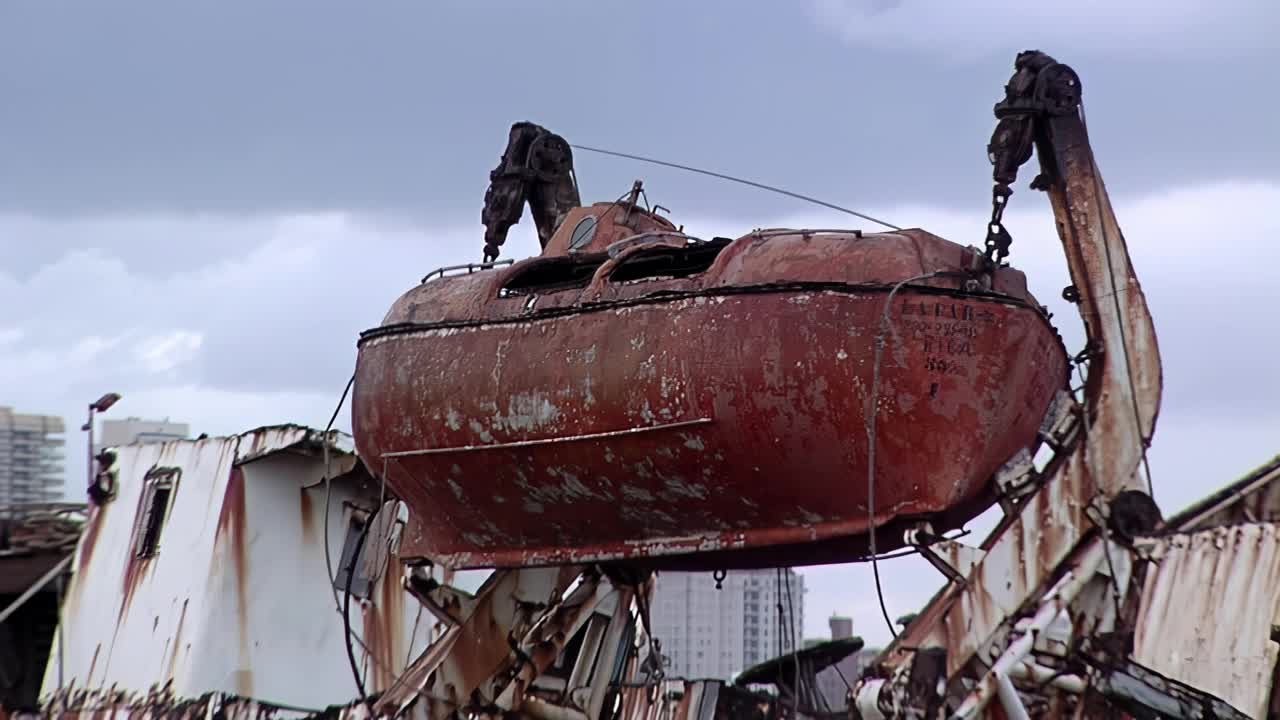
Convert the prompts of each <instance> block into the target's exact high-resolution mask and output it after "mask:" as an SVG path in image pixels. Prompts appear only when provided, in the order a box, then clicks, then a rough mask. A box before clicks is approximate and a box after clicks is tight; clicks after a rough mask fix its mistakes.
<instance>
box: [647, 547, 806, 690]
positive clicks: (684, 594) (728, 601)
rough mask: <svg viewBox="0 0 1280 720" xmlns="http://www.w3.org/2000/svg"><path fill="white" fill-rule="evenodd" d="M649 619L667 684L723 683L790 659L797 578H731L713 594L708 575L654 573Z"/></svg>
mask: <svg viewBox="0 0 1280 720" xmlns="http://www.w3.org/2000/svg"><path fill="white" fill-rule="evenodd" d="M788 588H790V590H791V592H790V602H787V595H788V593H787V589H788ZM779 599H781V600H782V603H781V605H782V615H781V616H780V615H779V612H778V606H779V602H778V601H779ZM650 616H651V619H652V628H653V634H654V637H656V638H657V639H658V640H660V641H661V642H662V653H663V654H664V655H666V656H667V657H668V658H669V659H670V662H671V664H670V666H668V667H667V669H666V674H667V677H684V678H717V679H722V680H728V679H730V678H731V677H732V676H733V675H735V674H736V673H739V672H741V671H743V670H745V669H746V668H748V667H751V666H752V665H755V664H756V663H760V662H763V661H765V660H768V659H769V658H771V657H774V656H776V655H780V654H782V653H784V652H790V650H791V648H792V642H793V639H794V642H795V643H797V644H798V643H800V642H801V637H802V633H803V631H804V577H803V576H801V575H800V574H798V573H796V572H795V571H794V570H784V571H783V572H782V573H781V575H780V574H779V573H778V571H776V570H749V571H736V572H730V573H729V574H728V575H727V576H726V577H725V579H724V580H723V582H721V587H720V588H719V589H716V583H715V580H714V579H713V578H712V576H711V574H710V573H660V574H659V575H658V581H657V587H656V588H655V589H654V596H653V608H652V609H651V611H650Z"/></svg>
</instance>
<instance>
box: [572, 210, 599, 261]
mask: <svg viewBox="0 0 1280 720" xmlns="http://www.w3.org/2000/svg"><path fill="white" fill-rule="evenodd" d="M595 236H596V219H595V216H593V215H588V216H587V217H584V218H582V220H581V221H579V222H578V225H577V227H575V228H574V229H573V234H571V235H570V236H569V251H570V252H573V251H576V250H581V249H582V248H584V247H586V246H588V245H590V244H591V240H592V238H594V237H595Z"/></svg>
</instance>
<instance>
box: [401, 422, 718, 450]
mask: <svg viewBox="0 0 1280 720" xmlns="http://www.w3.org/2000/svg"><path fill="white" fill-rule="evenodd" d="M709 422H714V420H713V419H712V418H706V417H704V418H698V419H696V420H681V421H680V422H673V423H665V424H663V425H649V426H644V427H633V428H627V429H625V430H607V431H605V432H598V433H585V434H582V435H565V436H562V437H554V438H539V439H537V440H517V441H515V442H508V443H494V444H492V445H462V446H459V447H452V448H423V449H421V450H400V451H397V452H388V453H383V454H382V457H383V458H391V459H395V458H402V457H415V456H419V455H442V454H445V453H461V452H476V451H479V450H511V449H513V448H522V447H534V446H537V445H551V444H554V443H565V442H578V441H581V440H601V439H605V438H616V437H625V436H627V435H636V434H639V433H647V432H653V431H655V430H676V429H679V428H685V427H692V426H694V425H706V424H707V423H709Z"/></svg>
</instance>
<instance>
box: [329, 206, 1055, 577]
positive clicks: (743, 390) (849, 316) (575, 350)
mask: <svg viewBox="0 0 1280 720" xmlns="http://www.w3.org/2000/svg"><path fill="white" fill-rule="evenodd" d="M557 228H558V229H557V230H556V231H555V232H554V234H551V236H550V237H549V238H547V240H546V242H545V247H544V250H543V253H542V254H541V256H539V257H534V258H530V259H526V260H522V261H520V262H516V263H514V264H511V265H509V266H506V267H493V266H491V265H484V266H470V267H465V268H457V269H455V270H454V271H453V272H452V274H451V273H450V272H444V273H440V274H439V276H437V277H431V278H429V279H426V280H424V282H423V283H422V284H420V285H418V286H417V287H415V288H413V289H411V290H409V291H408V292H407V293H405V294H404V295H403V296H402V297H401V298H400V299H399V300H397V301H396V303H395V304H394V306H393V307H392V308H391V310H390V312H389V313H388V314H387V316H386V318H385V320H384V322H383V324H382V325H381V326H380V327H378V328H375V329H372V330H369V331H367V332H365V333H363V334H362V336H361V338H360V341H359V358H358V362H357V370H356V380H355V387H354V394H353V411H352V412H353V426H354V431H355V436H356V443H357V448H358V451H359V453H360V455H361V457H362V458H363V459H364V461H365V463H366V465H368V467H369V468H370V469H371V470H372V471H373V472H374V473H375V474H379V475H381V476H383V477H385V479H386V481H387V483H388V485H389V487H390V488H391V489H392V490H393V491H394V492H395V493H396V494H397V495H398V496H399V497H401V498H402V499H404V500H405V501H406V503H407V504H408V505H409V507H410V511H411V512H410V517H411V520H410V524H409V527H408V528H407V529H406V533H405V535H404V539H403V541H402V547H401V554H402V556H406V557H414V556H419V557H423V558H428V559H430V560H432V561H434V562H437V563H440V564H444V565H447V566H451V567H457V568H475V567H522V566H536V565H550V564H567V563H577V562H597V561H626V562H631V563H639V564H643V565H646V566H650V567H656V568H683V569H696V568H703V569H732V568H748V567H773V566H779V565H804V564H814V563H832V562H843V561H849V560H855V559H859V558H864V557H865V556H866V553H867V550H868V547H867V546H868V542H867V541H868V531H869V530H870V529H871V528H878V529H877V530H876V533H877V539H878V543H877V548H878V549H879V550H888V549H892V548H894V547H900V546H901V544H902V534H903V533H902V530H903V529H904V528H905V527H906V524H907V523H911V522H915V521H918V520H928V521H930V522H931V524H932V526H933V528H934V529H935V530H936V531H938V532H942V531H944V530H947V529H950V528H955V527H959V526H960V525H962V524H963V523H964V522H965V521H967V520H968V519H970V518H972V517H973V516H975V515H976V514H977V513H979V512H981V511H982V510H984V509H985V508H987V507H989V506H990V505H991V504H992V503H993V502H994V499H995V498H994V493H993V489H992V482H991V478H992V476H993V474H994V473H995V472H996V471H997V470H998V469H999V468H1000V467H1001V466H1002V465H1003V464H1004V463H1005V462H1006V461H1008V460H1009V459H1010V458H1011V457H1013V456H1014V455H1015V454H1017V453H1018V452H1019V451H1020V450H1022V449H1024V448H1029V447H1031V446H1033V445H1034V444H1035V443H1036V442H1037V433H1038V430H1039V426H1040V423H1041V420H1042V419H1043V418H1044V416H1045V413H1046V410H1047V408H1048V407H1049V405H1050V402H1051V400H1052V399H1053V397H1054V396H1055V394H1056V393H1057V392H1058V391H1059V390H1060V389H1062V388H1063V387H1064V385H1065V383H1066V379H1067V370H1068V359H1067V357H1066V354H1065V352H1064V350H1063V348H1062V345H1061V342H1060V340H1059V338H1058V335H1057V333H1056V332H1055V330H1054V329H1053V327H1052V326H1051V325H1050V324H1049V322H1048V318H1047V316H1046V314H1045V312H1044V310H1043V309H1042V308H1041V307H1040V306H1039V305H1038V304H1037V303H1036V301H1035V299H1034V298H1033V297H1032V296H1031V294H1030V293H1029V292H1028V291H1027V288H1026V283H1025V278H1024V276H1023V275H1022V273H1020V272H1019V271H1017V270H1014V269H1012V268H1009V267H1007V266H1001V267H996V268H992V267H990V266H987V267H986V268H985V269H980V268H982V267H983V263H982V257H981V253H980V252H979V251H978V250H976V249H975V248H970V247H964V246H960V245H957V244H955V243H952V242H948V241H946V240H943V239H941V238H939V237H936V236H934V235H931V234H929V233H927V232H925V231H923V230H903V231H894V232H886V233H877V234H863V233H860V232H857V231H834V230H791V229H774V230H756V231H754V232H751V233H748V234H746V235H743V236H742V237H739V238H737V239H728V238H716V239H713V240H698V239H695V238H691V237H689V236H687V235H685V234H683V233H682V232H680V231H679V230H678V229H677V228H676V227H675V226H674V225H673V224H672V223H670V222H669V221H667V220H666V219H665V218H663V217H661V216H660V215H658V214H655V213H653V212H649V211H647V210H644V209H641V208H639V207H637V206H635V205H634V204H632V203H601V204H596V205H592V206H589V207H575V208H573V209H571V210H570V211H569V212H568V213H567V214H566V215H565V216H564V217H563V218H562V219H561V220H560V222H558V223H557ZM904 281H907V282H905V283H904ZM877 340H880V341H881V342H882V343H883V345H882V351H881V352H880V353H879V354H878V353H877V352H876V346H877ZM877 355H879V362H878V371H877ZM877 375H878V377H877ZM873 394H874V396H875V397H874V398H873ZM873 406H874V408H875V410H874V412H875V424H874V433H869V432H868V422H867V421H868V418H869V412H870V409H871V408H872V407H873ZM871 437H874V442H875V460H874V462H875V467H874V482H875V487H874V496H875V498H874V507H868V487H867V485H868V475H869V473H868V464H869V460H870V458H869V453H868V449H869V447H870V438H871Z"/></svg>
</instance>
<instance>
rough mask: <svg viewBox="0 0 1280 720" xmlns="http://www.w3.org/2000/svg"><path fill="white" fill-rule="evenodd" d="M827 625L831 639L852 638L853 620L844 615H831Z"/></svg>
mask: <svg viewBox="0 0 1280 720" xmlns="http://www.w3.org/2000/svg"><path fill="white" fill-rule="evenodd" d="M827 624H828V625H830V626H831V639H832V640H843V639H845V638H851V637H853V618H851V617H845V616H844V615H832V616H831V618H830V619H829V620H827Z"/></svg>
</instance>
